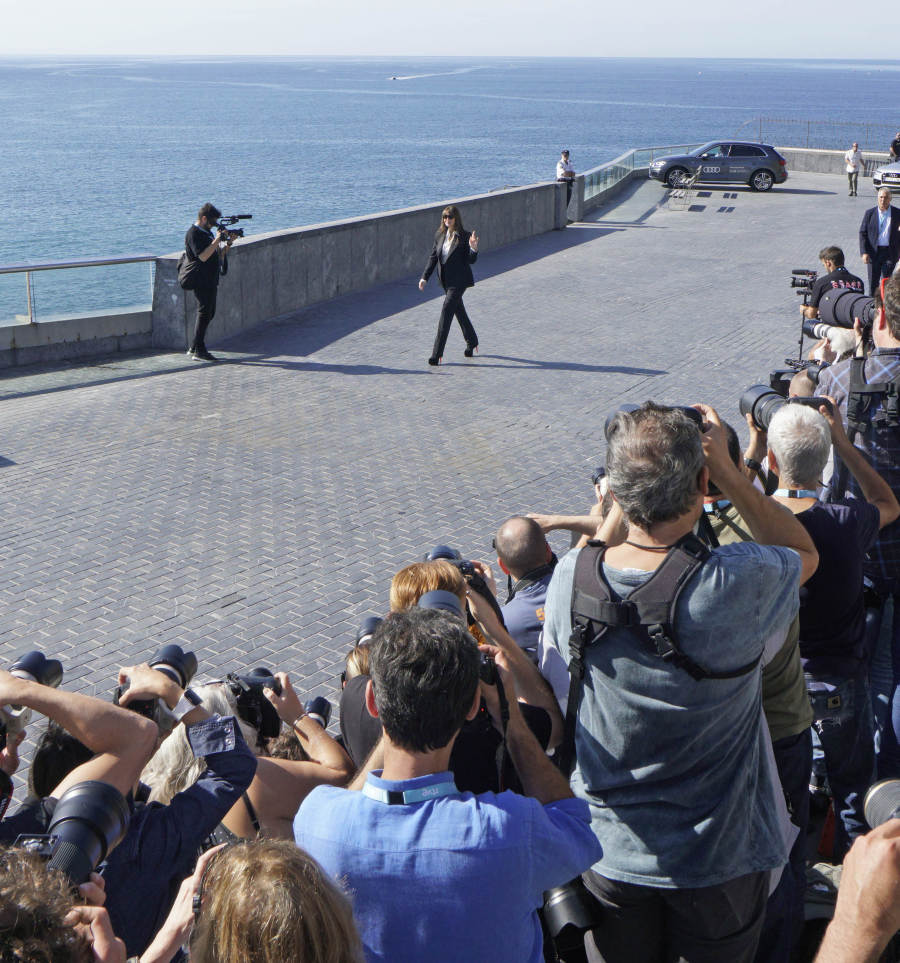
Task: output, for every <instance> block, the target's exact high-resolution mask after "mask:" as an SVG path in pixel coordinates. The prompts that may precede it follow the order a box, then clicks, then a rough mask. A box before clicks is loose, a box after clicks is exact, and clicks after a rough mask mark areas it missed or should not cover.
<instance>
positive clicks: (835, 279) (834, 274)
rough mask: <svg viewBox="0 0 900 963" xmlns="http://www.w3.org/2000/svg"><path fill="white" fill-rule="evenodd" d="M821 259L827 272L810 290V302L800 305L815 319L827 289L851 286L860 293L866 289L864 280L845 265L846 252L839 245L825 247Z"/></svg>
mask: <svg viewBox="0 0 900 963" xmlns="http://www.w3.org/2000/svg"><path fill="white" fill-rule="evenodd" d="M819 260H820V261H821V262H822V266H823V267H824V268H825V272H826V273H825V274H823V275H822V277H820V278H816V280H815V281H814V282H813V285H812V287H811V288H810V291H809V304H807V305H801V306H800V310H801V312H802V313H803V317H805V318H811V319H813V320H815V319H816V318H818V316H819V302H820V301H821V300H822V295H823V294H824V293H825V292H826V291H831V290H832V289H834V288H849V289H850V290H851V291H859V293H860V294H863V293H864V291H865V289H864V287H863V283H862V281H861V280H860V279H859V278H858V277H857V276H856V275H855V274H851V273H850V272H849V271H848V270H847V269H846V268H845V267H844V252H843V251H842V250H841V249H840V248H839V247H835V246H834V245H832V246H831V247H823V248H822V250H821V251H819Z"/></svg>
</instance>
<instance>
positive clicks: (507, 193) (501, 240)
mask: <svg viewBox="0 0 900 963" xmlns="http://www.w3.org/2000/svg"><path fill="white" fill-rule="evenodd" d="M447 204H456V206H457V207H458V208H459V209H460V213H461V215H462V219H463V223H464V224H471V225H474V226H475V227H476V229H477V230H478V238H479V243H480V247H479V251H485V250H489V249H491V248H497V247H501V246H503V245H504V244H511V243H512V242H513V241H519V240H522V239H523V238H526V237H532V236H533V235H535V234H543V233H545V232H546V231H552V230H558V229H560V228H563V227H565V226H566V189H565V185H564V184H556V183H550V184H534V185H531V186H529V187H518V188H512V189H505V190H500V191H494V192H492V193H490V194H479V195H477V196H475V197H464V198H460V199H458V200H453V201H445V202H443V203H440V204H429V205H425V206H422V207H410V208H406V209H405V210H400V211H387V212H385V213H380V214H371V215H369V216H367V217H356V218H352V219H350V220H345V221H331V222H329V223H327V224H314V225H312V226H311V227H303V228H297V229H295V230H290V231H276V232H274V233H272V234H262V235H258V236H254V237H251V238H247V239H246V240H245V241H239V242H237V243H236V244H235V245H234V247H233V248H232V249H231V252H230V253H229V255H228V274H227V275H226V276H225V277H224V278H222V280H221V285H220V289H219V292H220V297H219V301H218V305H217V309H216V321H215V325H214V328H213V330H214V333H215V338H216V341H219V340H224V339H226V338H230V337H233V336H234V335H235V334H238V333H240V332H241V331H246V330H248V329H249V328H253V327H256V326H257V325H258V324H261V323H262V322H264V321H268V320H271V319H274V318H277V317H280V316H282V315H285V314H290V313H291V312H294V311H298V310H300V309H301V308H304V307H306V306H307V305H310V304H315V303H316V302H317V301H326V300H328V299H329V298H335V297H338V296H339V295H342V294H350V293H352V292H354V291H361V290H364V289H365V288H370V287H373V286H374V285H377V284H384V283H386V282H388V281H396V280H398V279H400V278H407V277H410V276H411V275H413V276H414V275H415V274H416V272H418V271H421V270H422V268H423V266H424V264H425V261H426V259H427V257H428V252H429V250H430V248H431V243H432V240H433V238H434V232H435V230H436V229H437V226H438V224H439V222H440V212H441V210H442V208H444V207H446V206H447ZM179 255H180V252H178V253H176V254H170V255H166V256H165V257H161V258H160V259H159V260H158V261H157V263H156V280H155V284H154V288H153V345H154V347H158V348H175V349H180V350H184V349H185V348H186V347H187V345H188V341H189V338H190V336H191V334H192V332H193V325H194V317H195V314H196V301H195V299H194V297H193V295H191V294H190V292H185V291H182V289H181V288H180V287H179V285H178V279H177V276H176V268H177V262H178V257H179ZM210 343H211V344H214V343H215V342H210Z"/></svg>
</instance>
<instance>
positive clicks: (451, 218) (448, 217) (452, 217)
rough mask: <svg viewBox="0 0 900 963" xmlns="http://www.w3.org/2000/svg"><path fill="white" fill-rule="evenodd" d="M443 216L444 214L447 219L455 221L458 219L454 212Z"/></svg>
mask: <svg viewBox="0 0 900 963" xmlns="http://www.w3.org/2000/svg"><path fill="white" fill-rule="evenodd" d="M442 216H443V219H444V220H445V221H454V220H456V218H455V217H454V216H453V215H452V214H444V215H442Z"/></svg>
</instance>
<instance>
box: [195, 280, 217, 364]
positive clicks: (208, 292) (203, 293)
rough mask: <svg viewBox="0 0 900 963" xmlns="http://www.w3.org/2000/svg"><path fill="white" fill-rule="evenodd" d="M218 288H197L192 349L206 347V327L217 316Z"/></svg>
mask: <svg viewBox="0 0 900 963" xmlns="http://www.w3.org/2000/svg"><path fill="white" fill-rule="evenodd" d="M217 290H218V288H215V287H211V288H196V289H195V290H194V297H195V298H196V299H197V322H196V324H195V325H194V337H193V339H192V340H191V348H190V350H191V351H196V350H198V349H199V350H202V349H204V348H206V329H207V328H208V327H209V322H210V321H212V319H213V318H214V317H215V316H216V292H217Z"/></svg>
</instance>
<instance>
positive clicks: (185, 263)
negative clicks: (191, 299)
mask: <svg viewBox="0 0 900 963" xmlns="http://www.w3.org/2000/svg"><path fill="white" fill-rule="evenodd" d="M199 272H200V263H199V261H197V259H196V258H192V257H191V256H190V255H189V254H188V252H187V251H184V252H182V255H181V257H180V258H178V283H179V284H180V285H181V286H182V288H184V290H185V291H193V290H194V288H195V287H196V285H197V275H198V274H199Z"/></svg>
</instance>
